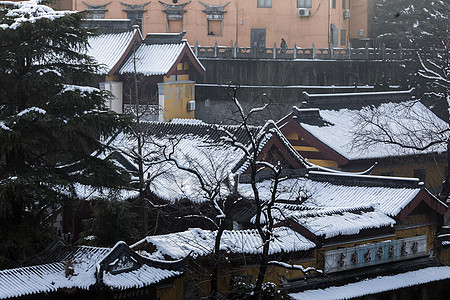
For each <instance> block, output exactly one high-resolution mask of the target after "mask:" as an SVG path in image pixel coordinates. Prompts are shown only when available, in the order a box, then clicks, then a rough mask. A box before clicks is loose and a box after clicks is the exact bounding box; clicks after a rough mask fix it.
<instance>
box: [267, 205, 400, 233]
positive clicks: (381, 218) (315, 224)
mask: <svg viewBox="0 0 450 300" xmlns="http://www.w3.org/2000/svg"><path fill="white" fill-rule="evenodd" d="M277 208H278V209H277V210H276V211H281V212H283V215H284V217H285V218H289V219H292V220H293V221H294V222H296V223H297V224H299V225H301V226H303V227H304V228H306V229H307V230H309V231H310V232H311V233H313V234H314V235H315V236H323V237H325V238H332V237H335V236H339V235H356V234H358V233H359V232H360V231H361V230H364V229H374V228H381V227H389V226H393V225H395V223H396V221H395V220H394V219H392V218H391V217H389V216H387V215H385V214H384V213H382V212H380V211H377V210H375V209H374V208H372V207H364V206H363V207H344V208H341V207H327V208H321V209H313V210H311V209H308V208H307V207H306V208H305V206H303V205H301V206H297V207H295V205H292V204H278V205H277ZM278 218H280V216H278Z"/></svg>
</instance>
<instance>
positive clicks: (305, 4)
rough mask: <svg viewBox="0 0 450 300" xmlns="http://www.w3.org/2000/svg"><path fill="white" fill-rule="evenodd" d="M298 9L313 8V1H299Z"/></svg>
mask: <svg viewBox="0 0 450 300" xmlns="http://www.w3.org/2000/svg"><path fill="white" fill-rule="evenodd" d="M297 7H298V8H311V7H312V0H297Z"/></svg>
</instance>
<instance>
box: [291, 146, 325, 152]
mask: <svg viewBox="0 0 450 300" xmlns="http://www.w3.org/2000/svg"><path fill="white" fill-rule="evenodd" d="M294 149H295V150H297V151H309V152H319V149H317V148H315V147H308V146H294Z"/></svg>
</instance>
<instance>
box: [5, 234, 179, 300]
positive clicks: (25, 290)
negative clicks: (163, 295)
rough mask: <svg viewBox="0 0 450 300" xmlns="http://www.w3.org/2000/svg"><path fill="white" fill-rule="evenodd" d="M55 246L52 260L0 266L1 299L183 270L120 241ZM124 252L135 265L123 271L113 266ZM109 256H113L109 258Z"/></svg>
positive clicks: (129, 282)
mask: <svg viewBox="0 0 450 300" xmlns="http://www.w3.org/2000/svg"><path fill="white" fill-rule="evenodd" d="M124 249H125V250H124ZM57 250H58V251H56V253H54V254H53V261H54V262H50V263H47V264H42V265H35V266H29V267H22V268H16V269H8V270H1V271H0V286H1V288H0V299H7V298H12V297H19V296H24V295H34V294H40V293H51V292H56V291H58V290H61V289H72V288H76V289H81V290H89V289H90V288H91V287H92V286H94V285H96V284H98V283H99V282H98V280H99V279H98V278H102V279H101V281H102V283H103V284H104V285H105V286H106V287H109V288H114V289H119V290H124V289H129V288H140V287H143V286H148V285H151V284H154V283H158V282H160V281H162V280H164V279H167V278H171V277H174V276H178V275H181V274H182V270H181V269H179V268H178V267H173V266H175V265H173V263H169V262H168V263H167V266H168V267H167V268H166V269H165V268H162V267H161V266H163V265H164V263H166V262H160V261H158V262H157V263H155V264H152V261H151V260H149V259H146V258H144V257H142V258H140V256H139V255H138V254H136V253H134V252H133V251H132V250H131V249H129V248H128V246H126V245H125V244H124V243H123V242H118V243H117V244H116V245H115V246H114V247H112V248H102V247H88V246H78V247H71V246H60V247H59V248H58V249H57ZM124 253H125V254H128V255H129V256H132V258H131V259H132V261H133V262H134V264H136V265H135V266H134V267H133V268H132V269H130V270H122V271H123V272H122V271H120V270H119V269H120V268H118V269H115V270H112V269H111V268H112V267H113V266H114V265H115V264H116V263H117V261H118V260H119V259H120V258H121V257H122V256H121V255H122V254H124ZM130 253H131V255H130ZM111 256H113V257H114V258H116V259H115V260H112V259H110V258H111ZM136 258H138V259H136ZM103 264H106V267H105V266H104V265H103ZM155 265H158V266H160V267H155ZM108 268H109V269H108ZM177 268H178V270H177ZM99 273H100V274H101V275H100V276H98V274H99Z"/></svg>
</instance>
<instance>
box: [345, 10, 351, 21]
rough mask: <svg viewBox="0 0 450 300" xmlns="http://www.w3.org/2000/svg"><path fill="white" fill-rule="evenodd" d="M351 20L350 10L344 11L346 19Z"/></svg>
mask: <svg viewBox="0 0 450 300" xmlns="http://www.w3.org/2000/svg"><path fill="white" fill-rule="evenodd" d="M348 18H350V9H346V10H344V19H348Z"/></svg>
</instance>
